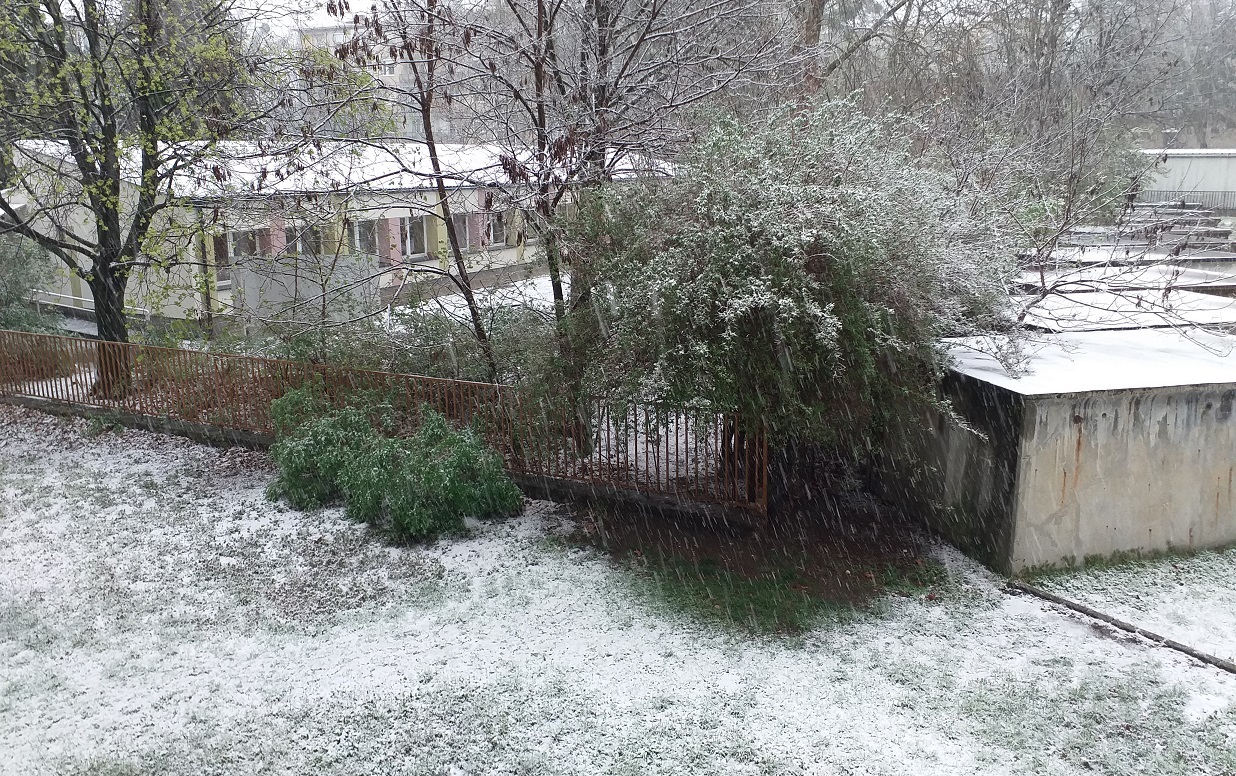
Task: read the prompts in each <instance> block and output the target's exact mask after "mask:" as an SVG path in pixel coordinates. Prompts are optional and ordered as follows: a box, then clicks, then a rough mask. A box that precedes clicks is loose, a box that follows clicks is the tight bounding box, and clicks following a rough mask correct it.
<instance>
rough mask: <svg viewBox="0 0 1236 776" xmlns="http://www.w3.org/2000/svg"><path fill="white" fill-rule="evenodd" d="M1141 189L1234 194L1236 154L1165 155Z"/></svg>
mask: <svg viewBox="0 0 1236 776" xmlns="http://www.w3.org/2000/svg"><path fill="white" fill-rule="evenodd" d="M1143 188H1146V189H1165V190H1173V191H1236V152H1232V153H1230V154H1226V155H1206V156H1188V155H1183V154H1180V155H1173V154H1172V153H1171V152H1170V151H1169V152H1168V157H1167V161H1166V162H1164V163H1163V164H1161V165H1159V169H1158V171H1157V173H1156V174H1155V176H1154V178H1153V179H1152V180H1151V181H1150V182H1149V183H1147V185H1146V186H1144V187H1143Z"/></svg>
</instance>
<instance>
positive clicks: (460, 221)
mask: <svg viewBox="0 0 1236 776" xmlns="http://www.w3.org/2000/svg"><path fill="white" fill-rule="evenodd" d="M451 224H453V225H454V227H455V236H456V237H457V238H459V250H461V251H463V252H464V253H471V252H472V245H471V243H470V241H469V239H468V215H467V214H466V213H453V214H452V215H451Z"/></svg>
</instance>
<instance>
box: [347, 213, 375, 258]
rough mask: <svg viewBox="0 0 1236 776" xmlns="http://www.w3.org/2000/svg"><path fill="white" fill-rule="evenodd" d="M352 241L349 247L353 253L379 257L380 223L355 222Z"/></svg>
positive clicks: (370, 221) (352, 226)
mask: <svg viewBox="0 0 1236 776" xmlns="http://www.w3.org/2000/svg"><path fill="white" fill-rule="evenodd" d="M350 232H351V240H350V244H349V247H350V248H351V249H352V252H353V253H360V254H364V255H366V256H377V255H379V251H378V222H377V221H376V220H369V221H354V222H352V225H351V229H350Z"/></svg>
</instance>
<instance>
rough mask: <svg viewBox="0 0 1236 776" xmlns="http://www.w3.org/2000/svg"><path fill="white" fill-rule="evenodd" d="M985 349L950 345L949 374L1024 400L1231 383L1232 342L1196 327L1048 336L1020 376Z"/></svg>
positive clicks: (1234, 379) (1235, 370)
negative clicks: (975, 381)
mask: <svg viewBox="0 0 1236 776" xmlns="http://www.w3.org/2000/svg"><path fill="white" fill-rule="evenodd" d="M984 344H985V341H984V340H981V339H979V338H966V339H958V340H951V341H950V345H951V347H950V348H949V352H950V354H951V355H952V357H953V370H954V371H956V372H959V373H961V374H964V375H969V376H970V377H974V378H976V379H979V380H982V381H984V382H988V383H991V384H993V385H998V386H1000V387H1002V388H1007V389H1008V390H1010V391H1014V392H1015V393H1019V394H1022V395H1024V396H1040V395H1048V394H1062V393H1082V392H1086V391H1118V390H1125V389H1131V388H1162V387H1168V386H1180V385H1213V384H1226V383H1232V384H1236V355H1233V352H1234V351H1236V337H1233V336H1231V335H1225V334H1218V333H1215V332H1210V331H1205V330H1202V329H1138V330H1130V331H1094V332H1078V333H1069V334H1049V335H1046V336H1045V337H1044V338H1043V339H1042V340H1040V341H1037V342H1035V343H1033V344H1032V345H1030V346H1029V350H1030V357H1029V360H1028V362H1027V371H1026V373H1025V374H1020V375H1012V374H1009V372H1008V371H1007V370H1006V369H1005V368H1004V367H1002V366H1001V365H1000V363H999V362H998V361H997V360H996V359H995V358H994V357H992V356H990V355H988V354H987V353H985V352H982V349H984V348H983V346H984ZM986 344H990V343H989V342H987V343H986ZM976 348H978V349H976Z"/></svg>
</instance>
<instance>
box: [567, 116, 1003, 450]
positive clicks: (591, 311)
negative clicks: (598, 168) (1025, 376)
mask: <svg viewBox="0 0 1236 776" xmlns="http://www.w3.org/2000/svg"><path fill="white" fill-rule="evenodd" d="M909 134H910V133H907V132H904V131H903V127H901V126H899V123H898V119H896V118H895V117H894V118H887V119H877V118H872V117H869V116H866V115H864V114H863V113H862V112H861V111H860V110H858V108H857V107H856V106H855V105H853V104H852V103H849V102H827V103H822V104H819V105H817V106H815V107H813V108H812V109H810V110H807V111H800V112H789V111H786V112H781V113H775V114H773V115H770V116H769V117H768V118H767V119H766V120H765V121H762V122H760V123H758V124H746V125H744V124H740V123H738V122H735V121H722V122H721V123H719V124H718V125H716V126H715V127H714V128H713V129H712V130H711V131H710V132H709V133H708V134H707V135H706V136H705V137H704V138H703V139H702V141H701V142H700V143H699V145H698V146H697V147H696V148H695V149H694V150H693V151H692V152H691V153H689V154H688V155H687V157H686V159H685V161H684V164H683V166H682V167H681V168H680V170H679V174H678V175H677V176H676V177H675V179H674V180H673V181H652V182H648V183H647V184H643V185H632V184H629V183H628V184H620V185H616V186H613V187H611V188H609V189H606V190H604V191H602V192H601V193H599V194H598V195H597V196H596V198H595V199H594V200H593V201H591V202H589V203H586V204H585V205H584V207H582V208H581V215H580V216H579V218H578V219H577V220H576V222H575V224H574V225H573V226H572V228H571V230H570V233H571V239H572V240H573V245H572V251H573V254H574V255H575V256H576V263H577V264H582V263H584V257H591V259H590V261H589V262H588V263H589V264H591V265H593V271H594V273H595V277H596V279H597V288H598V291H597V292H596V293H595V294H594V297H593V299H592V301H591V304H589V305H588V309H581V310H577V311H576V316H577V320H578V322H579V326H580V328H581V329H584V330H588V329H589V327H591V329H592V330H594V334H595V343H596V346H597V350H596V352H597V354H598V358H597V360H596V362H595V363H594V365H593V369H592V370H591V372H592V376H593V380H594V383H595V384H596V386H597V387H598V388H603V389H605V390H607V391H610V392H615V391H617V392H619V393H624V394H626V395H631V396H634V395H638V396H640V397H641V398H650V397H655V398H659V399H668V400H671V401H675V402H686V403H689V402H693V401H704V402H706V403H708V404H710V405H714V406H716V407H718V408H720V409H725V410H736V411H738V412H740V413H741V414H742V416H743V417H745V418H747V419H748V421H749V422H752V423H756V422H761V423H766V424H767V425H768V428H769V430H770V431H771V432H772V434H773V435H774V438H776V437H781V438H789V437H797V438H809V439H815V440H817V441H821V442H826V443H832V444H844V445H851V446H852V445H863V444H865V443H866V441H867V439H868V438H869V436H868V435H869V432H871V431H872V430H873V429H875V428H877V427H878V426H879V425H881V423H882V422H883V421H885V420H887V419H889V418H890V417H891V416H892V415H894V414H896V413H898V412H900V411H902V410H904V409H906V408H908V407H909V406H912V405H915V404H919V403H922V402H930V401H933V399H932V397H933V396H934V386H935V382H936V378H937V376H938V374H939V372H940V369H941V368H942V365H943V363H944V354H943V350H942V349H941V347H940V344H939V343H940V340H941V338H943V337H948V336H961V335H974V334H983V333H990V332H993V331H997V330H1001V329H1004V328H1007V325H1008V324H1007V321H1006V319H1005V317H1004V316H1003V315H1002V313H1001V309H1002V306H1003V305H1004V304H1006V300H1007V296H1006V290H1005V289H1006V286H1005V281H1006V279H1007V277H1008V276H1009V273H1011V272H1012V271H1013V262H1012V257H1013V255H1014V253H1015V249H1014V245H1013V241H1014V235H1015V234H1016V229H1015V227H1014V224H1013V223H1012V222H1011V220H1010V219H1008V218H1006V216H1005V215H1004V214H1005V213H1008V212H1011V208H1009V207H1007V205H1008V203H1004V202H1000V201H995V200H993V199H992V198H991V197H990V196H989V195H988V194H987V193H985V192H981V191H975V190H973V189H965V190H960V191H959V190H958V189H959V187H957V186H956V184H955V180H956V179H955V177H954V176H952V175H950V174H949V173H948V172H947V171H946V170H945V168H944V167H943V166H942V165H936V164H934V163H933V160H932V159H930V158H924V157H921V156H916V155H915V154H914V153H913V151H912V148H911V142H910V140H909V139H908V135H909ZM593 321H595V322H596V324H598V325H594V324H593V323H592V322H593Z"/></svg>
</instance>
